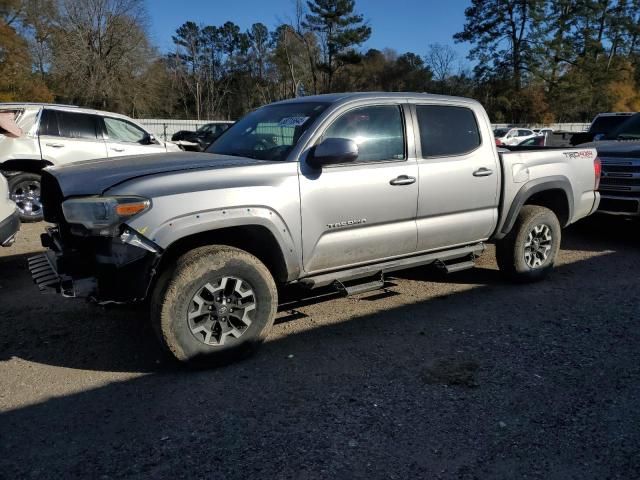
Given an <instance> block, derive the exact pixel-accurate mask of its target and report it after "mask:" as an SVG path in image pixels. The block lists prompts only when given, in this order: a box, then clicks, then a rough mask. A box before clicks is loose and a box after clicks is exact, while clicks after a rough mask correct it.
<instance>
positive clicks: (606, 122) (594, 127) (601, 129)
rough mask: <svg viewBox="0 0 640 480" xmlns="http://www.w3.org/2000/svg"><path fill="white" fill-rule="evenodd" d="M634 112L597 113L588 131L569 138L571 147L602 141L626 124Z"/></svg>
mask: <svg viewBox="0 0 640 480" xmlns="http://www.w3.org/2000/svg"><path fill="white" fill-rule="evenodd" d="M634 113H635V112H609V113H599V114H598V115H596V116H595V118H594V119H593V121H592V122H591V125H590V126H589V130H587V131H586V132H579V133H574V134H573V136H572V137H571V140H570V143H571V145H580V144H583V143H587V142H591V141H594V140H595V141H598V140H602V139H603V138H604V137H606V136H607V135H608V134H610V133H611V132H613V131H614V130H615V129H616V128H618V127H619V126H620V125H622V124H623V123H624V122H626V121H627V120H628V119H629V117H631V116H632V115H633V114H634Z"/></svg>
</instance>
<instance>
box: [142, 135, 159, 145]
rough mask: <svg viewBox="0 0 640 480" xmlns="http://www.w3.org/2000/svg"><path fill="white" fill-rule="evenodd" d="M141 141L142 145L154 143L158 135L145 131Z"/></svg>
mask: <svg viewBox="0 0 640 480" xmlns="http://www.w3.org/2000/svg"><path fill="white" fill-rule="evenodd" d="M140 143H141V144H142V145H153V144H154V143H156V137H154V136H153V135H152V134H150V133H145V135H144V137H142V139H141V140H140Z"/></svg>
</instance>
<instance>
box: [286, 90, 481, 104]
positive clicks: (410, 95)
mask: <svg viewBox="0 0 640 480" xmlns="http://www.w3.org/2000/svg"><path fill="white" fill-rule="evenodd" d="M379 98H397V99H406V100H417V101H425V100H437V101H441V102H442V101H454V102H461V101H463V102H467V103H475V104H478V103H479V102H477V101H476V100H473V99H471V98H465V97H452V96H448V95H434V94H431V93H418V92H344V93H326V94H323V95H310V96H308V97H296V98H291V99H289V100H282V101H281V102H278V103H296V102H325V103H337V102H341V103H342V102H348V101H352V100H369V99H371V100H374V99H379Z"/></svg>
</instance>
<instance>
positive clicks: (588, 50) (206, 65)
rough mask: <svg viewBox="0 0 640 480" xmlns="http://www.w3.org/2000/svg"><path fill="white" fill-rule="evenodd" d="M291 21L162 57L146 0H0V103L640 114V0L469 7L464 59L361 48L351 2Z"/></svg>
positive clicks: (227, 26) (189, 113)
mask: <svg viewBox="0 0 640 480" xmlns="http://www.w3.org/2000/svg"><path fill="white" fill-rule="evenodd" d="M425 9H428V7H427V6H425ZM283 15H284V16H285V18H286V20H285V21H281V22H280V24H279V25H276V26H275V27H273V28H271V29H270V28H269V27H267V26H266V25H265V24H263V23H256V24H254V25H252V26H251V27H250V28H248V29H247V30H243V29H241V28H240V27H239V26H238V25H236V24H235V23H234V22H232V21H228V22H225V23H224V24H222V25H203V24H200V23H196V22H193V21H189V22H186V23H184V24H183V25H181V26H180V27H179V28H178V29H177V30H176V32H174V34H173V36H172V41H173V47H172V48H171V49H170V51H165V52H160V51H158V49H157V48H156V47H154V45H153V44H152V42H151V41H150V38H149V33H148V29H149V26H148V24H147V18H148V13H147V11H146V4H145V1H144V0H0V101H56V102H61V103H72V104H78V105H83V106H91V107H95V108H100V109H105V110H111V111H117V112H122V113H125V114H128V115H131V116H135V117H170V118H195V119H223V118H229V119H235V118H238V117H239V116H241V115H243V114H244V113H246V112H247V111H249V110H251V109H253V108H255V107H257V106H260V105H263V104H265V103H268V102H272V101H276V100H280V99H285V98H292V97H296V96H302V95H310V94H316V93H326V92H340V91H372V90H375V91H417V92H430V93H438V94H448V95H461V96H467V97H472V98H476V99H478V100H480V101H481V102H482V103H483V104H484V105H485V107H486V108H487V110H488V112H489V115H490V117H491V119H492V121H494V122H499V123H501V122H513V123H549V122H570V121H588V120H590V119H591V118H592V117H593V116H594V115H595V114H596V113H598V112H601V111H638V110H640V51H639V43H640V0H553V1H551V0H472V1H471V2H470V6H469V7H468V8H467V9H466V10H465V23H464V25H461V26H460V28H459V29H460V31H459V33H457V34H456V35H455V36H454V38H453V39H451V40H452V42H459V43H465V44H468V45H470V47H471V50H470V54H469V58H468V61H465V60H464V59H462V58H460V57H459V56H458V55H457V53H456V51H455V49H454V48H453V47H452V45H450V44H430V45H425V46H424V48H423V49H422V51H421V52H400V53H399V52H396V51H395V50H393V49H392V48H387V49H383V50H378V49H366V50H365V49H363V48H362V45H363V44H364V43H365V42H366V41H367V40H368V39H369V38H370V36H371V34H372V29H373V26H372V25H371V24H370V23H369V22H368V21H367V19H366V12H363V11H360V10H359V9H358V7H357V6H356V4H355V0H310V1H302V0H297V1H293V2H292V8H291V11H290V12H283Z"/></svg>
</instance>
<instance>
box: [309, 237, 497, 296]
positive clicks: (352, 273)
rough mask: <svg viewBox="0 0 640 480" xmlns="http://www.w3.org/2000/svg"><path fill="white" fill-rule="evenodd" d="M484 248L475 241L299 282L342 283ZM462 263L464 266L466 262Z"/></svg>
mask: <svg viewBox="0 0 640 480" xmlns="http://www.w3.org/2000/svg"><path fill="white" fill-rule="evenodd" d="M484 249H485V247H484V244H483V243H477V244H475V245H469V246H467V247H460V248H454V249H452V250H445V251H440V252H431V253H425V254H422V255H416V256H414V257H405V258H399V259H396V260H390V261H388V262H382V263H375V264H372V265H364V266H361V267H354V268H350V269H347V270H340V271H337V272H329V273H321V274H319V275H313V276H311V277H307V278H303V279H301V280H300V283H302V284H303V285H305V286H306V287H309V288H319V287H325V286H327V285H331V284H332V283H334V282H336V281H338V282H342V283H344V282H348V281H350V280H357V279H360V278H366V277H370V276H372V275H384V274H385V273H389V272H395V271H397V270H404V269H407V268H412V267H419V266H421V265H429V264H430V263H434V262H436V261H440V262H442V263H445V262H447V261H450V260H457V259H463V258H469V257H470V256H472V257H477V256H479V255H480V254H481V253H482V252H484ZM463 263H464V264H465V266H466V262H463ZM452 266H453V265H452ZM465 268H466V267H465Z"/></svg>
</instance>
